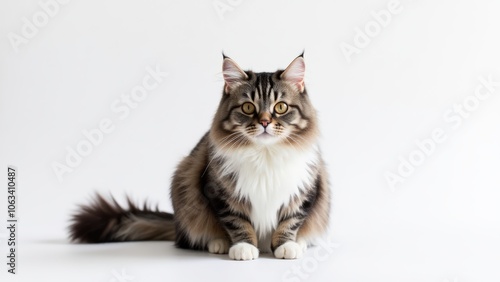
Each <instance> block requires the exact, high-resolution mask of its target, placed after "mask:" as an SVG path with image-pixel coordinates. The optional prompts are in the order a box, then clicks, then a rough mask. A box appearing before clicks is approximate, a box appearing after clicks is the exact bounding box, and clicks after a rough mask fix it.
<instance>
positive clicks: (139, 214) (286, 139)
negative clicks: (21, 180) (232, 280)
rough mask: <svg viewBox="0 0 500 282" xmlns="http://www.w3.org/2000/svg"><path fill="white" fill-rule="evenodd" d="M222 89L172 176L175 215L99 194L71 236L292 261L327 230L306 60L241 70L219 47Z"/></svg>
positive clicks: (325, 188) (325, 185)
mask: <svg viewBox="0 0 500 282" xmlns="http://www.w3.org/2000/svg"><path fill="white" fill-rule="evenodd" d="M222 73H223V77H224V87H223V91H222V92H223V93H222V97H221V100H220V104H219V107H218V109H217V112H216V114H215V117H214V118H213V122H212V125H211V128H210V130H209V131H208V132H207V133H206V134H205V135H204V136H203V137H202V138H201V140H200V141H199V142H198V144H197V145H196V146H195V147H194V149H192V151H191V153H190V154H189V155H188V156H187V157H185V158H184V159H183V160H182V161H181V162H180V164H179V165H178V166H177V169H176V171H175V172H174V174H173V177H172V183H171V199H172V203H173V208H174V213H173V214H171V213H166V212H160V211H158V209H156V210H152V209H150V208H148V207H147V206H146V205H144V207H142V208H141V207H138V206H136V205H135V204H133V203H132V201H131V200H130V199H128V207H126V208H124V207H122V206H120V205H119V204H118V203H117V202H116V201H115V200H114V199H113V198H111V199H105V198H104V197H102V196H100V195H99V194H97V195H96V197H95V198H94V201H93V202H92V203H91V204H90V205H87V206H81V208H80V210H79V211H78V212H77V213H76V214H74V215H73V217H72V224H71V226H70V238H71V240H73V241H75V242H83V243H100V242H121V241H144V240H171V241H175V245H176V246H177V247H179V248H187V249H197V250H208V251H209V252H210V253H215V254H229V257H230V258H231V259H234V260H252V259H256V258H258V257H259V252H272V253H273V254H274V256H275V257H276V258H280V259H296V258H300V257H301V256H302V255H303V254H304V252H305V251H306V249H307V247H308V245H310V244H311V243H313V241H314V240H315V239H317V238H318V237H320V236H322V235H324V233H325V232H326V230H327V228H328V222H329V212H330V190H329V182H328V175H327V171H326V168H325V164H324V161H323V159H322V156H321V153H320V148H319V146H318V136H319V129H318V121H317V117H316V111H315V109H314V108H313V106H312V105H311V102H310V100H309V96H308V94H307V91H306V88H305V84H304V73H305V63H304V58H303V53H302V55H300V56H298V57H296V58H295V59H294V60H293V61H292V62H291V63H290V64H289V66H288V67H287V68H286V69H285V70H278V71H275V72H272V73H271V72H260V73H258V72H252V71H244V70H242V69H241V68H240V67H239V66H238V65H237V64H236V62H235V61H234V60H232V59H231V58H229V57H227V56H225V55H223V72H222Z"/></svg>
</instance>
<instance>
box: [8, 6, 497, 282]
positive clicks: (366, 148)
mask: <svg viewBox="0 0 500 282" xmlns="http://www.w3.org/2000/svg"><path fill="white" fill-rule="evenodd" d="M42 1H43V0H42ZM221 1H224V0H221ZM234 2H238V1H233V2H231V3H234ZM269 2H271V1H241V3H240V4H239V5H236V7H234V9H233V10H231V11H228V12H226V13H225V14H224V18H223V19H221V18H219V16H218V14H217V12H216V11H215V10H214V8H213V2H212V1H152V0H151V1H140V2H139V1H135V2H132V1H129V2H126V3H125V1H118V0H115V1H105V2H104V1H71V2H70V3H68V4H66V5H64V6H62V7H61V8H60V11H59V12H58V13H57V15H55V16H54V17H53V18H50V20H49V22H48V24H47V25H46V26H45V27H43V28H40V30H39V31H38V33H37V34H36V35H35V36H34V37H33V38H32V39H29V42H28V43H27V44H23V45H21V46H20V47H19V52H17V53H16V52H14V50H13V48H12V46H11V44H10V43H9V39H8V37H7V35H8V33H9V32H16V33H20V32H21V28H22V25H23V22H22V18H23V17H27V18H31V17H32V16H33V15H34V14H35V13H37V11H40V10H41V8H40V6H39V4H38V1H23V2H22V3H21V2H18V1H3V2H2V3H1V4H0V35H2V37H1V38H2V39H0V62H1V64H0V132H1V136H2V138H0V167H2V168H3V169H2V170H1V171H4V169H5V167H6V166H7V165H9V164H12V165H16V166H17V167H18V168H19V195H18V196H19V201H20V203H19V209H18V211H19V218H20V222H19V224H20V228H19V240H20V241H19V244H20V246H19V253H18V255H19V275H18V276H15V277H13V276H11V275H7V274H6V266H5V264H4V262H2V263H1V264H0V265H2V267H0V273H1V274H0V275H1V276H0V277H2V278H1V279H2V281H46V280H47V281H49V280H50V281H119V280H117V279H116V278H115V277H113V271H118V272H120V271H121V270H122V269H124V270H125V273H127V274H129V275H132V276H134V279H132V280H128V281H200V280H204V281H260V280H262V281H294V280H292V279H291V278H292V277H291V276H290V272H288V271H292V270H295V271H304V268H306V269H309V270H310V272H308V273H306V274H307V275H309V276H308V278H309V279H310V280H311V281H384V282H386V281H419V282H421V281H436V282H444V281H446V280H448V281H459V282H463V281H475V282H478V281H498V280H499V278H500V273H499V272H498V265H499V263H500V252H499V251H500V240H499V239H500V205H499V204H498V203H499V201H500V192H499V188H500V174H499V169H500V146H499V144H500V127H499V126H498V125H499V122H500V111H499V110H498V109H499V106H500V98H499V96H500V87H496V90H495V92H494V94H493V95H491V96H490V97H489V98H487V99H485V100H484V101H481V102H480V104H479V105H478V107H477V109H476V110H474V111H471V112H470V113H469V114H470V115H469V116H468V117H467V118H464V119H463V123H462V124H460V125H459V126H456V128H454V127H453V125H455V123H454V122H446V121H445V120H444V119H443V115H444V114H446V113H447V111H448V110H449V109H453V105H454V104H460V103H463V101H464V99H466V98H467V97H468V96H470V95H472V94H473V93H474V91H475V88H476V86H478V85H479V84H480V82H479V77H481V76H483V77H487V76H488V75H490V74H491V75H492V77H493V78H494V80H497V81H498V80H500V70H499V69H498V67H499V66H500V52H499V50H500V39H499V37H498V27H499V26H500V17H498V11H499V9H500V4H498V2H497V1H493V0H492V1H451V0H449V1H430V0H422V1H401V3H402V4H401V5H402V6H403V10H402V11H401V12H400V13H399V14H396V15H393V17H392V21H391V22H390V23H389V24H388V26H387V27H385V28H383V29H382V30H381V31H380V33H379V34H378V35H377V36H375V37H374V38H372V39H371V41H370V42H369V44H367V46H366V47H364V48H362V49H361V50H360V53H359V54H356V55H354V56H352V61H351V62H350V63H348V62H347V60H346V58H345V57H344V55H343V54H342V51H341V49H340V47H339V46H340V44H341V43H342V42H346V43H348V44H353V37H354V36H355V34H356V31H355V28H364V27H365V25H366V24H367V23H369V21H370V20H371V19H372V17H373V16H372V15H371V14H370V13H371V11H379V10H381V9H385V8H386V7H387V2H388V1H379V0H377V1H368V0H366V1H346V0H345V1H335V2H333V1H315V2H314V3H312V2H313V1H298V0H294V1H284V0H281V1H273V2H272V3H269ZM436 2H438V3H436ZM303 48H305V50H306V54H305V58H306V65H307V71H306V75H307V79H306V85H307V87H308V91H309V93H310V95H311V99H312V101H313V103H314V104H315V105H316V107H317V109H318V111H319V113H320V119H321V128H322V133H323V152H324V158H325V159H326V161H327V162H328V164H329V171H330V172H331V182H332V187H333V210H332V225H331V227H332V232H331V234H330V237H331V238H332V240H333V241H334V242H336V243H338V244H339V246H338V247H337V248H335V249H334V251H333V252H332V253H331V254H328V256H327V257H324V256H323V255H320V253H321V252H315V250H314V249H313V250H312V251H311V250H309V251H308V252H307V253H306V254H305V258H304V259H302V260H298V261H283V260H275V259H272V258H270V257H262V258H259V259H258V260H256V261H252V262H233V261H229V260H228V259H227V257H225V256H217V255H209V254H207V253H199V252H192V251H183V250H178V249H174V248H173V247H172V244H171V242H168V243H130V244H109V245H70V244H68V242H67V241H66V239H65V238H66V230H65V228H66V226H67V220H68V218H69V214H70V213H71V212H72V211H73V210H74V208H75V205H76V204H77V203H85V202H87V200H88V198H89V195H90V193H91V192H92V191H95V190H97V191H101V192H104V193H106V192H107V191H111V192H112V193H113V194H115V195H116V196H118V197H119V199H120V200H123V197H121V198H120V196H122V195H123V194H124V193H128V194H130V195H132V196H133V197H134V199H137V200H138V201H139V200H143V199H146V198H148V199H149V200H150V202H157V203H159V205H160V207H161V208H162V209H165V210H171V205H170V203H169V200H168V195H169V191H168V185H169V178H170V176H171V173H172V171H173V169H174V167H175V165H176V164H177V162H178V161H179V160H180V158H181V157H182V156H184V155H186V154H187V153H188V152H189V150H190V149H191V148H192V147H193V146H194V145H195V144H196V142H197V141H198V139H199V138H200V137H201V136H202V134H203V133H204V132H205V131H206V130H207V129H208V126H209V124H210V120H211V117H212V114H213V113H214V111H215V108H216V105H217V103H218V99H219V97H220V94H221V89H222V77H221V73H220V72H221V62H222V60H221V55H220V51H221V50H224V51H225V52H226V54H227V55H229V56H231V57H232V58H233V59H235V60H236V62H238V64H239V65H240V66H242V67H243V68H253V69H254V70H256V71H272V70H275V69H276V68H283V67H285V66H286V65H287V64H288V63H289V62H290V61H291V60H292V59H293V58H294V57H295V56H297V55H298V54H299V53H300V52H302V50H303ZM157 64H158V65H159V66H160V69H161V70H162V71H165V72H168V73H169V76H168V77H167V78H166V79H165V80H164V81H163V82H162V83H161V84H159V85H158V86H157V87H156V88H155V89H154V90H152V91H151V92H150V94H149V95H148V96H147V98H146V99H145V100H144V101H142V102H140V103H139V104H138V106H137V108H135V109H133V110H131V111H130V115H129V116H127V117H124V115H122V114H123V113H122V114H118V113H116V112H113V111H112V110H111V109H110V106H111V105H112V104H113V103H116V102H114V101H115V100H116V99H120V95H121V94H122V93H125V94H126V95H129V94H130V91H131V89H133V87H135V86H137V85H141V84H142V80H143V78H144V77H145V75H147V71H146V67H147V66H152V67H153V68H154V67H155V66H156V65H157ZM118 103H120V102H118ZM122 105H123V104H122ZM105 118H109V119H110V120H112V121H113V124H114V125H115V130H114V131H113V132H111V133H109V134H106V135H105V136H104V140H103V141H102V143H101V144H100V145H99V146H97V147H95V148H94V149H93V151H92V153H91V154H90V155H89V156H87V157H85V158H84V159H83V161H82V163H81V165H79V166H78V167H76V168H75V170H74V171H73V172H72V173H69V174H66V175H65V177H64V180H63V182H62V183H60V182H59V181H58V179H57V177H56V175H55V174H54V173H53V171H52V167H51V165H52V163H53V162H55V161H57V162H63V161H64V158H65V155H66V153H67V152H66V146H70V147H73V148H74V147H75V146H76V144H77V143H78V142H80V141H81V140H83V138H84V136H83V135H82V133H81V132H82V130H90V129H94V128H97V127H98V124H99V123H100V121H101V120H103V119H105ZM437 128H441V129H442V130H443V131H444V133H445V135H446V137H447V138H446V140H445V141H444V142H442V143H439V144H437V145H436V148H435V150H434V151H433V153H432V154H431V155H430V156H429V157H427V158H426V159H425V161H424V162H423V164H422V165H420V166H418V167H417V168H416V169H415V171H414V173H413V174H412V175H411V176H409V177H408V178H406V181H405V182H404V183H402V184H399V185H398V186H397V187H396V189H395V191H394V192H393V191H391V189H390V187H389V185H388V183H387V182H386V180H385V178H384V174H385V173H386V171H388V170H391V171H395V170H396V169H397V166H398V164H399V161H398V157H399V156H402V157H403V158H408V155H409V154H410V153H412V152H414V151H415V150H416V149H417V146H416V145H415V140H416V139H418V140H422V139H426V138H430V137H431V133H432V132H433V131H434V130H435V129H437ZM4 177H5V176H4V173H1V174H0V178H1V179H4ZM2 181H5V180H2ZM3 183H5V182H3ZM3 187H5V186H3ZM0 195H3V196H1V198H0V210H1V211H2V213H1V214H5V212H4V211H5V210H6V205H5V202H6V200H5V198H6V193H5V190H4V189H3V190H2V192H1V193H0ZM3 221H4V220H3V219H2V222H3ZM2 225H3V224H2ZM0 230H1V231H0V235H3V237H2V236H0V239H1V242H0V244H1V246H2V247H1V248H2V253H5V246H6V244H5V235H6V233H5V231H6V230H5V229H4V228H2V229H0ZM2 233H3V234H2ZM320 250H321V248H320ZM2 257H5V256H4V255H2ZM307 258H309V259H307ZM319 260H322V262H319ZM313 261H317V262H318V264H317V267H313V266H314V265H315V264H314V262H313ZM305 263H312V264H311V265H312V266H310V267H309V268H307V266H308V265H306V266H305V267H304V266H303V264H305ZM304 277H305V276H304ZM5 278H7V280H5ZM113 279H114V280H113ZM301 280H302V281H304V280H305V279H303V278H302V279H301ZM295 281H297V280H295Z"/></svg>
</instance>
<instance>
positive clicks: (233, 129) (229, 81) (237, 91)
mask: <svg viewBox="0 0 500 282" xmlns="http://www.w3.org/2000/svg"><path fill="white" fill-rule="evenodd" d="M304 70H305V65H304V59H303V58H302V56H299V57H297V58H296V59H295V60H294V61H293V62H292V63H291V64H290V65H289V66H288V67H287V68H286V69H285V70H284V71H283V70H279V71H276V72H274V73H254V72H251V71H243V70H241V69H240V68H239V67H238V65H237V64H236V63H235V62H234V61H233V60H231V59H229V58H225V59H224V63H223V75H224V81H225V86H224V94H223V97H222V99H221V102H220V105H219V109H218V111H217V114H216V116H215V118H214V121H213V125H212V137H213V138H214V139H215V141H216V142H217V143H218V145H219V146H221V147H223V148H224V149H227V150H231V149H236V148H240V147H246V146H270V145H273V144H282V145H284V146H292V147H295V148H298V149H300V148H301V147H302V146H308V145H310V144H311V143H312V142H314V141H315V138H316V137H317V122H316V112H315V110H314V108H313V107H312V105H311V103H310V101H309V98H308V95H307V93H306V91H305V87H304Z"/></svg>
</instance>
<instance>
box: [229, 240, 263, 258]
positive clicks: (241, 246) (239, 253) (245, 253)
mask: <svg viewBox="0 0 500 282" xmlns="http://www.w3.org/2000/svg"><path fill="white" fill-rule="evenodd" d="M258 257H259V249H257V248H256V247H255V246H254V245H252V244H248V243H244V242H242V243H237V244H235V245H233V246H232V247H231V248H230V249H229V258H231V259H234V260H251V259H256V258H258Z"/></svg>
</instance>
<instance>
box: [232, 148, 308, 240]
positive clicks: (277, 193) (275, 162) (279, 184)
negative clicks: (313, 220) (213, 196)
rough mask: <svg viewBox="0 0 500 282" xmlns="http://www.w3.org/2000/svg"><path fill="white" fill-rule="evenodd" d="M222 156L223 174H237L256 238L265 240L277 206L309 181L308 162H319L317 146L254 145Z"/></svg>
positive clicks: (238, 190) (272, 227)
mask: <svg viewBox="0 0 500 282" xmlns="http://www.w3.org/2000/svg"><path fill="white" fill-rule="evenodd" d="M224 156H225V159H226V162H225V165H224V169H223V174H226V173H236V175H238V179H237V183H236V193H237V194H238V195H239V197H241V198H245V199H247V200H249V201H250V203H251V205H252V211H251V216H250V219H251V221H252V223H253V226H254V228H255V231H256V232H257V236H258V237H259V240H266V239H265V238H266V237H267V238H269V236H270V235H271V233H272V232H273V231H274V230H275V229H276V227H277V224H278V211H279V209H280V207H281V206H282V205H287V204H288V203H289V202H290V199H291V198H292V197H293V196H294V195H297V194H299V193H300V191H301V190H302V189H304V187H307V186H308V185H310V184H311V183H312V181H313V180H314V179H313V176H312V174H311V171H310V166H311V165H312V164H315V163H317V162H318V151H317V148H316V147H313V148H310V149H309V150H297V149H293V148H287V147H283V146H267V147H257V148H254V147H253V148H245V149H239V150H237V151H233V152H231V153H226V154H224Z"/></svg>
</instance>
